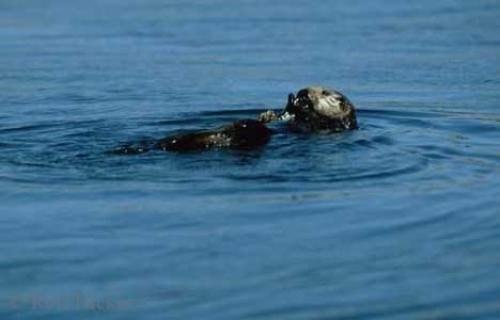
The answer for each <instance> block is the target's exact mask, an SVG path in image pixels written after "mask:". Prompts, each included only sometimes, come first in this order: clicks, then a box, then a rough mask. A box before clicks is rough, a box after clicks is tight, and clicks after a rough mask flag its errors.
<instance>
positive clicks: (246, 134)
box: [155, 119, 272, 151]
mask: <svg viewBox="0 0 500 320" xmlns="http://www.w3.org/2000/svg"><path fill="white" fill-rule="evenodd" d="M271 133H272V131H271V130H270V129H269V128H268V127H266V126H265V125H264V124H263V123H262V122H260V121H256V120H251V119H248V120H239V121H235V122H233V123H232V124H230V125H227V126H224V127H221V128H219V129H216V130H213V131H203V132H196V133H188V134H184V135H177V136H173V137H167V138H164V139H161V140H159V141H158V142H157V143H156V144H155V149H161V150H164V151H196V150H204V149H210V148H230V149H251V148H255V147H258V146H262V145H264V144H266V143H267V142H268V141H269V139H270V137H271Z"/></svg>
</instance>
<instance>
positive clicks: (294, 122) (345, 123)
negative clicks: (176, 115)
mask: <svg viewBox="0 0 500 320" xmlns="http://www.w3.org/2000/svg"><path fill="white" fill-rule="evenodd" d="M278 121H279V122H285V123H286V124H287V128H290V130H292V131H300V132H340V131H344V130H352V129H357V128H358V125H357V121H356V111H355V109H354V105H353V104H352V103H351V102H350V101H349V100H348V99H347V98H346V97H345V96H344V95H343V94H341V93H340V92H338V91H335V90H328V89H325V88H322V87H308V88H305V89H301V90H299V91H298V92H297V95H296V96H295V95H294V94H293V93H290V94H289V95H288V103H287V105H286V107H285V109H284V110H283V111H282V112H280V113H277V112H275V111H272V110H268V111H266V112H264V113H261V114H260V116H259V117H258V120H252V119H246V120H239V121H235V122H233V123H231V124H229V125H226V126H223V127H220V128H218V129H215V130H210V131H201V132H195V133H187V134H181V135H175V136H170V137H166V138H164V139H161V140H158V141H157V142H154V143H150V144H147V145H144V144H143V145H142V146H141V147H130V146H124V147H122V148H120V149H119V150H117V151H116V152H115V153H120V154H137V153H143V152H146V151H148V150H151V149H156V150H164V151H196V150H206V149H211V148H229V149H252V148H255V147H259V146H262V145H265V144H266V143H267V142H268V141H269V140H270V138H271V135H272V134H273V132H274V130H271V129H269V128H268V127H267V126H266V124H267V123H270V122H278Z"/></svg>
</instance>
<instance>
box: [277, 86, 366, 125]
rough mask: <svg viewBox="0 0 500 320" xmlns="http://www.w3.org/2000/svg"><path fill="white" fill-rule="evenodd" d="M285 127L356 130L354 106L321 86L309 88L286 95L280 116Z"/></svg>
mask: <svg viewBox="0 0 500 320" xmlns="http://www.w3.org/2000/svg"><path fill="white" fill-rule="evenodd" d="M281 119H283V120H290V121H289V124H290V125H291V126H292V127H294V128H296V129H298V130H300V131H306V132H311V131H313V132H315V131H317V132H318V131H333V132H339V131H344V130H351V129H356V128H357V127H358V126H357V121H356V111H355V109H354V105H353V104H352V103H351V102H350V101H349V100H348V99H347V98H346V97H345V96H344V95H343V94H341V93H340V92H338V91H334V90H328V89H325V88H322V87H309V88H305V89H302V90H299V91H298V92H297V96H295V95H294V94H292V93H290V94H289V95H288V104H287V106H286V107H285V111H284V113H283V115H282V116H281Z"/></svg>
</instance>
